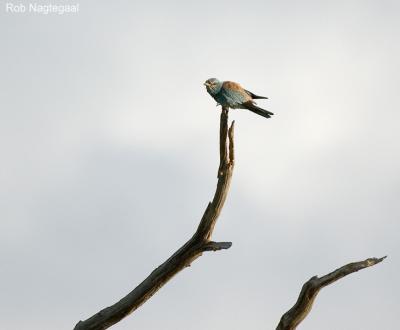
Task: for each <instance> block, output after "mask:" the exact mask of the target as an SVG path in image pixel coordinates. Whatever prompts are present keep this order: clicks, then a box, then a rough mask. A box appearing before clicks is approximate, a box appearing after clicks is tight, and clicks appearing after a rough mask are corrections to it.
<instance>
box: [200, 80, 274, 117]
mask: <svg viewBox="0 0 400 330" xmlns="http://www.w3.org/2000/svg"><path fill="white" fill-rule="evenodd" d="M204 85H205V86H206V88H207V92H208V93H209V94H210V95H211V96H212V97H213V98H214V100H215V101H217V103H218V104H220V105H221V106H223V107H226V108H232V109H248V110H250V111H253V112H255V113H257V114H259V115H261V116H264V117H266V118H269V117H271V115H273V113H272V112H269V111H267V110H264V109H261V108H259V107H257V106H256V105H255V104H254V101H253V99H255V98H256V99H260V98H266V97H264V96H257V95H255V94H253V93H251V92H249V91H247V90H245V89H244V88H243V87H242V86H240V85H239V84H238V83H235V82H233V81H224V82H221V81H219V80H218V79H216V78H210V79H208V80H207V81H206V82H205V83H204Z"/></svg>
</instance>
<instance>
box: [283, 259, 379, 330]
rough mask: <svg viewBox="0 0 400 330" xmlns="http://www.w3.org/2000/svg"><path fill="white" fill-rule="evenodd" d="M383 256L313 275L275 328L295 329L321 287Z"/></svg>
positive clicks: (369, 265)
mask: <svg viewBox="0 0 400 330" xmlns="http://www.w3.org/2000/svg"><path fill="white" fill-rule="evenodd" d="M385 258H386V257H383V258H369V259H366V260H363V261H359V262H353V263H350V264H347V265H345V266H343V267H340V268H338V269H336V270H335V271H333V272H332V273H329V274H327V275H325V276H322V277H318V276H314V277H312V278H310V279H309V280H308V281H307V282H306V283H304V285H303V287H302V289H301V292H300V295H299V298H298V299H297V301H296V303H295V304H294V306H293V307H292V308H291V309H290V310H289V311H287V312H286V313H285V314H284V315H283V316H282V318H281V320H280V322H279V324H278V326H277V328H276V330H295V329H296V328H297V326H298V325H299V324H300V323H301V322H302V321H303V320H304V319H305V318H306V317H307V315H308V313H310V311H311V308H312V305H313V302H314V300H315V298H316V297H317V295H318V292H319V291H320V290H321V289H322V288H324V287H326V286H327V285H329V284H332V283H333V282H336V281H337V280H340V279H341V278H342V277H345V276H347V275H349V274H351V273H354V272H358V271H359V270H361V269H364V268H367V267H371V266H374V265H376V264H378V263H380V262H381V261H382V260H383V259H385Z"/></svg>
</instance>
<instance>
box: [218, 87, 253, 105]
mask: <svg viewBox="0 0 400 330" xmlns="http://www.w3.org/2000/svg"><path fill="white" fill-rule="evenodd" d="M220 93H222V95H223V96H224V97H225V98H226V100H227V101H228V103H229V104H231V105H233V104H242V103H244V102H247V101H251V96H250V95H249V94H247V93H246V91H245V90H244V89H243V88H242V86H240V85H239V84H238V83H235V82H233V81H224V82H223V84H222V88H221V91H220Z"/></svg>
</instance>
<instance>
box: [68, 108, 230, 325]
mask: <svg viewBox="0 0 400 330" xmlns="http://www.w3.org/2000/svg"><path fill="white" fill-rule="evenodd" d="M233 137H234V122H232V124H231V126H230V127H229V129H228V109H224V108H223V109H222V112H221V119H220V141H219V146H220V164H219V170H218V183H217V189H216V191H215V195H214V198H213V200H212V202H210V203H209V204H208V206H207V208H206V210H205V212H204V215H203V217H202V218H201V221H200V224H199V226H198V228H197V231H196V232H195V233H194V235H193V236H192V238H190V239H189V240H188V241H187V242H186V243H185V244H184V245H183V246H182V247H181V248H180V249H179V250H177V251H176V252H175V253H174V254H173V255H172V256H171V257H170V258H169V259H168V260H167V261H165V262H164V263H163V264H162V265H160V266H159V267H158V268H156V269H155V270H154V271H153V272H152V273H151V274H150V275H149V276H148V277H147V278H146V279H145V280H144V281H143V282H142V283H140V284H139V285H138V286H137V287H136V288H135V289H133V291H131V292H130V293H129V294H127V295H126V296H125V297H123V298H122V299H121V300H120V301H118V302H117V303H115V304H114V305H112V306H110V307H107V308H104V309H103V310H101V311H99V312H98V313H96V314H94V315H93V316H92V317H90V318H88V319H87V320H85V321H79V322H78V324H77V325H76V326H75V328H74V330H100V329H107V328H109V327H111V326H112V325H114V324H115V323H117V322H119V321H120V320H122V319H123V318H124V317H126V316H127V315H129V314H131V313H132V312H134V311H135V310H136V309H137V308H138V307H139V306H140V305H142V304H143V303H144V302H146V301H147V300H148V299H149V298H150V297H151V296H152V295H153V294H154V293H156V292H157V291H158V290H159V289H160V288H161V287H162V286H163V285H164V284H165V283H167V282H168V281H169V280H170V279H171V278H172V277H173V276H174V275H175V274H176V273H178V272H179V271H181V270H182V269H184V268H185V267H187V266H189V265H190V264H191V263H192V262H193V261H194V260H195V259H197V258H198V257H200V256H201V255H202V253H203V252H205V251H218V250H223V249H229V248H230V247H231V245H232V243H230V242H213V241H211V240H210V239H211V235H212V233H213V230H214V226H215V223H216V222H217V219H218V216H219V215H220V213H221V210H222V207H223V206H224V203H225V200H226V196H227V195H228V191H229V185H230V183H231V178H232V173H233V167H234V159H235V157H234V141H233Z"/></svg>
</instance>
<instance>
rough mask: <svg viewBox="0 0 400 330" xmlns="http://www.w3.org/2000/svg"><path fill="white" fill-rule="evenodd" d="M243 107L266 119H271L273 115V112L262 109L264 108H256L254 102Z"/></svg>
mask: <svg viewBox="0 0 400 330" xmlns="http://www.w3.org/2000/svg"><path fill="white" fill-rule="evenodd" d="M243 106H244V107H245V109H247V110H250V111H252V112H254V113H256V114H257V115H260V116H263V117H265V118H271V116H272V115H273V113H272V112H270V111H268V110H265V109H262V108H260V107H258V106H256V105H255V104H254V103H252V102H247V103H246V104H243Z"/></svg>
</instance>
